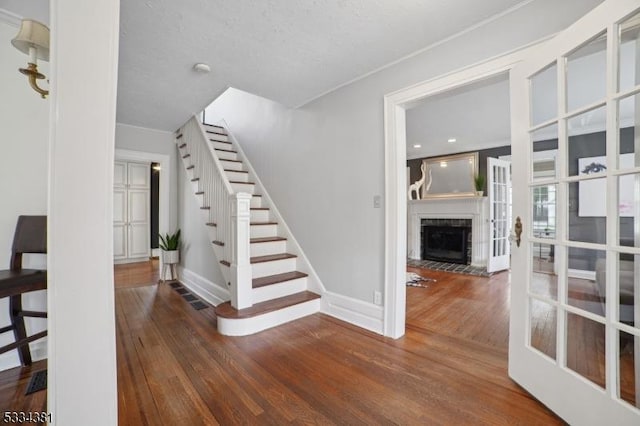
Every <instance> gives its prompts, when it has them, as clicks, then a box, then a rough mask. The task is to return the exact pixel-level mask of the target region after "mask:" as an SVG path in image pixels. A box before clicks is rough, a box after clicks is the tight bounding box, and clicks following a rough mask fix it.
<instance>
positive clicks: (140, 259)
mask: <svg viewBox="0 0 640 426" xmlns="http://www.w3.org/2000/svg"><path fill="white" fill-rule="evenodd" d="M148 261H149V256H146V257H136V258H132V259H114V260H113V264H114V265H124V264H126V263H140V262H148Z"/></svg>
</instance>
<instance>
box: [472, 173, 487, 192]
mask: <svg viewBox="0 0 640 426" xmlns="http://www.w3.org/2000/svg"><path fill="white" fill-rule="evenodd" d="M484 182H485V177H484V175H475V177H474V178H473V183H474V184H475V186H476V191H484Z"/></svg>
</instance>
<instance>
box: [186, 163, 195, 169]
mask: <svg viewBox="0 0 640 426" xmlns="http://www.w3.org/2000/svg"><path fill="white" fill-rule="evenodd" d="M195 167H196V166H194V165H193V164H192V165H190V166H189V167H187V170H191V169H193V168H195Z"/></svg>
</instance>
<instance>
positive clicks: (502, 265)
mask: <svg viewBox="0 0 640 426" xmlns="http://www.w3.org/2000/svg"><path fill="white" fill-rule="evenodd" d="M510 169H511V162H509V161H505V160H499V159H497V158H492V157H488V158H487V175H488V178H489V181H488V182H489V183H488V185H487V189H488V191H489V194H488V196H489V223H490V225H489V259H488V261H487V272H497V271H502V270H505V269H508V268H509V253H510V247H509V241H508V238H509V228H510V227H509V225H510V224H509V213H510V212H509V205H510V197H511V170H510Z"/></svg>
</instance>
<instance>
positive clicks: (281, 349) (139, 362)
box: [0, 272, 561, 426]
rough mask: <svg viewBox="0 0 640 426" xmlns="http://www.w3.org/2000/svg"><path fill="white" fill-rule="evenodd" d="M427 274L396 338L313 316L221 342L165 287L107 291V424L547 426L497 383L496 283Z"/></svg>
mask: <svg viewBox="0 0 640 426" xmlns="http://www.w3.org/2000/svg"><path fill="white" fill-rule="evenodd" d="M429 274H430V275H432V276H433V277H434V278H436V279H437V280H438V282H437V283H433V284H430V285H429V287H428V288H427V289H423V288H408V289H407V290H408V306H407V333H406V336H405V337H403V338H401V339H398V340H393V339H387V338H383V337H381V336H378V335H376V334H373V333H369V332H366V331H363V330H361V329H359V328H356V327H353V326H351V325H349V324H346V323H343V322H341V321H338V320H336V319H333V318H331V317H329V316H326V315H323V314H316V315H313V316H310V317H307V318H304V319H301V320H298V321H295V322H292V323H289V324H286V325H283V326H281V327H277V328H275V329H271V330H267V331H264V332H262V333H259V334H257V335H254V336H247V337H224V336H220V335H219V334H218V333H217V332H216V328H215V321H216V319H215V316H214V314H213V309H211V308H209V309H204V310H201V311H196V310H194V309H193V308H192V307H191V306H190V305H189V304H188V303H187V302H185V301H184V300H183V299H182V298H181V297H180V296H179V295H178V294H177V293H176V292H175V291H173V290H172V289H171V288H170V287H169V286H168V285H166V284H161V285H156V284H154V285H146V286H142V285H139V284H142V283H143V282H142V281H139V282H135V279H133V280H129V281H128V282H120V283H117V285H116V288H117V289H116V321H117V357H118V388H119V401H118V406H119V424H120V425H136V426H137V425H166V424H172V425H199V424H201V425H213V424H223V425H227V424H284V423H296V424H298V423H316V424H367V425H368V424H393V423H396V424H514V423H516V424H561V421H560V420H559V419H558V418H557V417H556V416H554V415H553V413H551V412H550V411H549V410H547V409H546V408H545V407H544V406H542V405H541V404H540V403H538V402H537V401H536V400H535V399H533V398H532V397H531V396H529V395H528V394H527V393H526V392H524V391H523V390H522V389H521V388H520V387H519V386H517V385H516V384H515V383H513V382H512V381H511V380H510V379H509V378H508V377H507V351H506V348H507V343H506V342H507V340H508V335H507V332H508V319H507V318H508V303H507V301H508V285H507V279H506V275H505V276H500V275H499V276H495V277H493V278H477V277H468V276H460V275H453V274H447V273H444V272H433V273H429ZM127 275H128V276H129V277H131V276H132V274H127ZM116 277H118V274H116ZM155 280H157V276H153V274H151V275H150V276H149V280H148V281H147V283H148V282H152V281H155ZM470 287H472V288H470ZM483 295H484V296H483ZM447 305H448V306H449V307H448V308H447ZM5 374H6V372H3V373H0V383H3V382H4V381H5Z"/></svg>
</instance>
